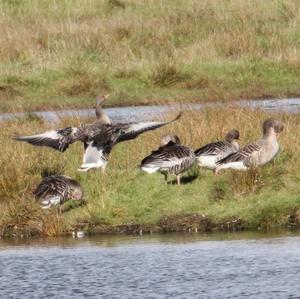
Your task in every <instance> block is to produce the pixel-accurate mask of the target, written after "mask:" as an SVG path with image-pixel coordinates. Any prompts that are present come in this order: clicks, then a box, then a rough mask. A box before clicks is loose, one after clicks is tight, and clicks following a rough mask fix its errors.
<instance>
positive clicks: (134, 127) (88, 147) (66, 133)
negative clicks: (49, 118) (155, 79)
mask: <svg viewBox="0 0 300 299" xmlns="http://www.w3.org/2000/svg"><path fill="white" fill-rule="evenodd" d="M106 99H107V96H102V97H100V98H98V99H97V105H96V116H97V120H96V122H94V123H92V124H86V125H82V126H80V127H66V128H63V129H59V130H52V131H47V132H44V133H42V134H37V135H32V136H14V137H13V139H14V140H18V141H26V142H28V143H30V144H33V145H37V146H48V147H51V148H54V149H55V150H58V151H60V152H64V151H65V150H66V149H67V148H68V147H69V145H70V144H72V143H74V142H76V141H81V142H83V143H84V155H83V163H82V165H81V167H80V168H79V169H78V170H79V171H88V170H90V169H92V168H102V170H103V171H104V170H105V167H106V164H107V162H108V155H109V154H110V152H111V150H112V148H113V146H114V145H115V144H117V143H119V142H123V141H127V140H131V139H134V138H136V137H137V136H139V135H140V134H142V133H144V132H147V131H151V130H155V129H157V128H160V127H162V126H165V125H167V124H169V123H171V122H173V121H175V120H177V119H179V118H180V116H181V113H179V114H178V115H177V116H176V117H175V118H174V119H172V120H170V121H150V122H135V123H116V124H112V123H111V121H110V119H109V117H108V116H107V115H106V114H105V113H104V112H103V111H102V109H101V104H103V103H104V101H105V100H106Z"/></svg>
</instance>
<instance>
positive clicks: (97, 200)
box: [0, 107, 300, 235]
mask: <svg viewBox="0 0 300 299" xmlns="http://www.w3.org/2000/svg"><path fill="white" fill-rule="evenodd" d="M272 116H274V117H278V118H279V119H281V120H282V121H283V122H284V123H285V129H284V131H283V133H282V134H281V136H280V144H281V151H280V153H279V155H278V156H277V157H276V159H275V161H274V162H272V163H269V164H268V165H266V166H265V167H262V168H260V169H259V170H257V171H253V172H247V173H239V172H236V171H223V172H222V173H221V174H220V175H219V176H217V177H215V176H214V175H213V174H212V172H211V171H209V170H203V169H198V168H197V167H195V168H194V169H192V170H191V171H189V172H188V173H187V174H186V175H185V177H186V178H188V179H186V181H187V183H186V184H183V185H182V186H176V185H173V184H168V185H165V184H164V179H163V176H162V175H160V174H153V175H148V174H145V173H142V172H141V171H140V170H139V169H138V165H139V163H140V161H141V160H142V158H143V157H145V156H146V155H148V154H149V153H150V152H151V150H153V149H155V148H156V147H157V146H158V145H159V143H160V138H161V136H162V135H163V134H166V133H170V132H175V133H176V134H178V136H179V137H180V139H181V140H182V142H183V144H186V145H188V146H190V147H192V148H194V149H196V148H198V147H200V146H201V145H203V144H206V143H208V142H211V141H213V140H217V139H221V138H223V136H224V135H225V133H226V132H227V130H229V129H232V128H236V129H238V130H240V132H241V143H242V144H245V143H247V142H249V141H251V140H253V139H256V138H259V137H260V136H261V128H260V126H261V123H262V122H263V120H264V119H265V118H267V117H269V115H268V114H267V113H265V112H263V111H259V110H256V111H252V110H247V109H239V108H232V107H224V108H217V109H216V108H214V109H206V110H204V111H202V112H193V111H190V112H186V113H184V115H183V117H182V119H180V120H179V121H177V122H175V123H174V124H172V125H169V126H167V127H164V128H161V129H159V130H156V131H154V132H149V133H146V134H144V135H142V136H140V137H139V138H138V139H137V140H133V141H130V142H126V143H123V144H119V145H117V146H116V147H115V148H114V149H113V151H112V153H111V156H110V160H109V164H108V167H107V173H106V175H102V174H101V171H91V172H89V173H78V172H77V171H76V170H77V167H78V165H80V163H81V158H82V150H83V149H82V145H81V144H77V143H75V144H73V145H72V146H71V147H70V149H68V150H67V151H66V152H65V153H63V154H62V153H59V152H55V151H54V150H51V149H48V148H39V147H33V146H31V145H28V144H24V143H18V142H15V141H12V140H11V139H10V137H11V135H13V134H15V133H19V134H31V133H37V132H40V131H43V130H46V129H50V128H53V127H62V126H65V125H67V124H68V125H70V124H71V125H78V124H79V122H80V121H81V120H80V119H75V118H74V119H67V120H62V122H61V123H60V124H56V125H55V126H54V125H53V124H49V123H46V122H45V123H44V122H41V121H39V120H36V119H27V120H24V121H8V122H6V123H3V124H2V128H1V132H0V138H1V140H2V142H1V154H2V155H1V159H0V167H1V170H2V171H1V173H0V192H1V193H0V208H1V211H2V213H1V215H0V228H1V231H2V234H3V235H5V234H10V233H11V231H14V229H13V228H14V227H17V228H18V227H23V228H24V227H25V228H26V229H27V230H28V232H31V233H35V234H41V235H57V234H62V233H65V232H68V231H70V230H73V229H76V228H84V229H87V230H91V231H97V229H100V231H101V228H103V227H110V228H112V229H113V228H116V227H118V226H120V225H121V226H122V225H125V226H130V225H132V224H142V225H150V226H151V225H154V224H157V223H160V224H161V225H162V226H163V229H165V228H168V227H169V226H170V224H168V223H166V221H165V220H163V221H162V220H161V219H162V218H163V217H168V216H170V217H171V218H170V219H171V220H170V221H172V223H173V222H175V223H176V221H175V220H176V217H177V216H178V217H180V215H189V214H192V215H200V216H199V217H198V216H193V217H192V218H193V219H194V221H200V222H201V223H202V222H203V225H205V227H206V226H207V225H208V223H209V224H210V225H211V226H212V227H219V226H220V227H221V228H224V227H231V226H232V225H233V224H234V223H239V224H240V223H242V224H243V226H244V227H246V228H273V227H276V226H282V225H288V224H289V223H290V222H291V219H294V220H293V221H294V222H296V224H297V223H299V221H298V220H297V219H299V217H298V216H297V215H299V213H300V210H299V204H300V196H299V194H300V185H299V169H300V158H299V157H300V155H299V154H300V144H299V130H300V116H299V115H293V114H290V115H288V114H275V115H272ZM47 172H48V173H53V172H57V173H63V174H65V175H69V176H71V177H73V178H75V179H77V180H79V181H80V183H81V184H82V185H83V187H84V189H85V199H86V204H85V205H84V206H81V207H78V208H77V209H72V210H70V211H68V212H66V213H63V214H59V213H58V212H57V211H56V210H55V209H54V210H53V211H50V212H45V211H42V210H41V209H39V207H38V205H37V204H36V203H34V200H33V199H32V194H31V192H32V190H33V189H34V188H35V186H36V185H37V183H38V182H39V181H40V180H41V176H42V175H43V174H45V173H47ZM174 179H175V178H174ZM176 215H177V216H176ZM174 217H175V218H174ZM184 217H185V218H183V219H181V220H180V221H179V223H181V224H180V225H183V224H182V223H183V222H184V223H186V221H187V219H188V218H186V216H184ZM164 219H165V218H164ZM167 219H168V218H167ZM174 219H175V220H174ZM161 221H162V222H161ZM297 221H298V222H297ZM200 222H199V223H200ZM197 223H198V222H197ZM184 227H186V226H184ZM191 227H192V228H197V229H200V227H199V226H198V225H196V226H195V225H191Z"/></svg>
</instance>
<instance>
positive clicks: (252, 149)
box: [216, 140, 263, 165]
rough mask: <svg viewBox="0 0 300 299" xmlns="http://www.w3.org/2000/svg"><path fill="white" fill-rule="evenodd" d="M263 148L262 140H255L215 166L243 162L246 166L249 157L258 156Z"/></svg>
mask: <svg viewBox="0 0 300 299" xmlns="http://www.w3.org/2000/svg"><path fill="white" fill-rule="evenodd" d="M262 147H263V140H257V141H254V142H252V143H249V144H247V145H246V146H244V147H243V148H242V149H241V150H240V151H237V152H235V153H232V154H230V155H228V156H227V157H225V158H224V159H221V160H220V161H218V162H216V164H217V165H222V164H226V163H230V162H240V161H243V162H244V164H246V165H247V164H248V163H249V161H250V160H251V157H252V156H254V155H256V154H258V153H259V152H260V150H261V149H262Z"/></svg>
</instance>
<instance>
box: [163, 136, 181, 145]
mask: <svg viewBox="0 0 300 299" xmlns="http://www.w3.org/2000/svg"><path fill="white" fill-rule="evenodd" d="M168 144H180V139H179V137H178V136H177V135H175V134H168V135H165V136H163V138H162V139H161V143H160V145H161V146H166V145H168Z"/></svg>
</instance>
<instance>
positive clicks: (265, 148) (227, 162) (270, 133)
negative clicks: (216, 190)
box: [215, 118, 284, 173]
mask: <svg viewBox="0 0 300 299" xmlns="http://www.w3.org/2000/svg"><path fill="white" fill-rule="evenodd" d="M283 128H284V125H283V123H282V122H281V121H279V120H276V119H272V118H270V119H267V120H266V121H264V123H263V125H262V129H263V137H262V138H261V139H259V140H257V141H254V142H252V143H249V144H247V145H246V146H245V147H244V148H242V149H241V150H239V151H237V152H236V153H233V154H230V155H229V156H227V157H225V158H224V159H222V160H220V161H218V162H217V163H216V164H217V168H216V170H215V173H218V172H219V171H220V170H221V169H226V168H232V169H237V170H247V169H250V168H256V167H258V166H261V165H264V164H266V163H268V162H270V161H271V160H272V159H273V158H274V157H275V156H276V154H277V153H278V151H279V144H278V141H277V136H278V134H279V133H281V132H282V130H283Z"/></svg>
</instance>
